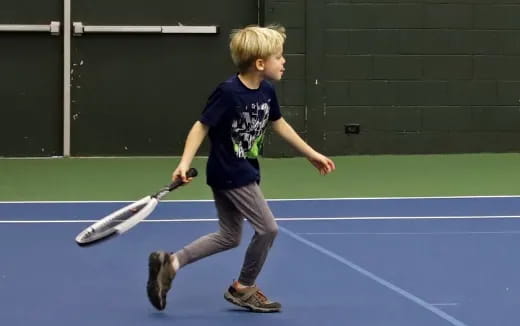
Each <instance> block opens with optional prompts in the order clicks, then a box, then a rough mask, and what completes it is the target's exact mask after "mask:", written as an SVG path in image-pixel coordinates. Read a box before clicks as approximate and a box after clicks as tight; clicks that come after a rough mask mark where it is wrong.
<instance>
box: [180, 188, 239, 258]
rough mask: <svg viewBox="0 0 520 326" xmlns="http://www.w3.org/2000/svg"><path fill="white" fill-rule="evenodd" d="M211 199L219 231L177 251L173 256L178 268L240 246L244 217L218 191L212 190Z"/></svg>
mask: <svg viewBox="0 0 520 326" xmlns="http://www.w3.org/2000/svg"><path fill="white" fill-rule="evenodd" d="M213 197H214V199H215V207H216V209H217V214H218V217H219V230H218V231H217V232H215V233H210V234H207V235H205V236H203V237H201V238H199V239H197V240H195V241H193V242H192V243H190V244H189V245H187V246H186V247H184V248H183V249H181V250H179V251H177V252H176V253H175V254H174V255H175V256H176V257H177V258H178V259H179V265H180V267H182V266H184V265H187V264H191V263H193V262H195V261H197V260H199V259H201V258H204V257H207V256H210V255H213V254H216V253H218V252H221V251H224V250H227V249H231V248H235V247H238V245H239V244H240V239H241V237H242V224H243V220H244V216H243V215H241V213H240V212H239V211H238V210H237V209H236V208H235V206H234V205H233V203H232V202H231V201H230V200H229V199H228V198H227V197H226V196H225V195H223V194H222V193H221V192H220V191H218V190H215V189H214V190H213Z"/></svg>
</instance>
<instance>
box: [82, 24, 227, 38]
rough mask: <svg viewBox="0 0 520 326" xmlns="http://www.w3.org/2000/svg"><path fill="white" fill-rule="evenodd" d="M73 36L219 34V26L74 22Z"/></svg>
mask: <svg viewBox="0 0 520 326" xmlns="http://www.w3.org/2000/svg"><path fill="white" fill-rule="evenodd" d="M72 26H73V34H74V35H75V36H81V35H83V34H84V33H140V34H141V33H143V34H217V33H218V26H182V25H181V26H102V25H83V23H82V22H73V23H72Z"/></svg>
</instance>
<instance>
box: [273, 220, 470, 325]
mask: <svg viewBox="0 0 520 326" xmlns="http://www.w3.org/2000/svg"><path fill="white" fill-rule="evenodd" d="M280 230H281V231H282V232H284V233H285V234H287V235H288V236H289V237H291V238H293V239H295V240H297V241H299V242H301V243H303V244H305V245H307V246H309V247H311V248H313V249H315V250H317V251H318V252H320V253H322V254H324V255H325V256H328V257H330V258H332V259H334V260H336V261H338V262H340V263H342V264H343V265H346V266H348V267H350V268H351V269H353V270H355V271H357V272H359V273H360V274H362V275H364V276H366V277H368V278H369V279H371V280H373V281H375V282H377V283H379V284H381V285H382V286H384V287H386V288H388V289H390V290H392V291H394V292H396V293H397V294H399V295H401V296H403V297H405V298H406V299H408V300H410V301H412V302H414V303H416V304H418V305H419V306H421V307H423V308H424V309H426V310H429V311H431V312H432V313H434V314H435V315H437V316H439V317H440V318H442V319H444V320H446V321H448V322H449V323H450V324H452V325H454V326H467V325H466V324H465V323H463V322H461V321H460V320H458V319H456V318H455V317H453V316H451V315H449V314H447V313H445V312H444V311H442V310H440V309H439V308H437V307H435V306H434V305H432V304H429V303H428V302H426V301H424V300H423V299H421V298H419V297H417V296H415V295H414V294H412V293H410V292H408V291H406V290H404V289H402V288H400V287H398V286H397V285H395V284H392V283H390V282H388V281H387V280H385V279H382V278H381V277H379V276H377V275H375V274H374V273H372V272H369V271H368V270H366V269H364V268H363V267H361V266H359V265H356V264H355V263H353V262H351V261H349V260H347V259H345V258H343V257H341V256H339V255H338V254H336V253H334V252H332V251H330V250H327V249H325V248H324V247H322V246H320V245H318V244H316V243H314V242H312V241H309V240H307V239H304V238H302V237H300V236H299V235H297V234H295V233H293V232H291V231H289V230H287V229H286V228H283V227H280Z"/></svg>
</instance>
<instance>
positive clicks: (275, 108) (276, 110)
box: [268, 84, 282, 121]
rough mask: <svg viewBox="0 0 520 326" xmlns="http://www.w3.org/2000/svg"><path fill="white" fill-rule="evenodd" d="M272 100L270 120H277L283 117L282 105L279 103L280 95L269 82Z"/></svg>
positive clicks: (270, 103)
mask: <svg viewBox="0 0 520 326" xmlns="http://www.w3.org/2000/svg"><path fill="white" fill-rule="evenodd" d="M268 85H269V86H268V89H269V92H270V98H271V101H270V102H269V121H276V120H278V119H280V118H281V117H282V112H281V110H280V105H279V104H278V97H277V96H276V91H275V89H274V87H273V86H272V85H271V84H268Z"/></svg>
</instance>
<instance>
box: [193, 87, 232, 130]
mask: <svg viewBox="0 0 520 326" xmlns="http://www.w3.org/2000/svg"><path fill="white" fill-rule="evenodd" d="M232 107H233V104H232V103H231V95H230V91H229V90H226V89H225V88H224V87H222V85H221V86H219V87H218V88H217V89H215V91H214V92H213V93H212V94H211V95H210V96H209V98H208V102H207V104H206V107H205V108H204V110H203V111H202V116H201V117H200V119H199V121H200V122H202V123H203V124H205V125H207V126H210V127H215V126H216V125H217V124H218V123H219V121H220V119H221V118H222V116H223V115H224V114H225V113H226V112H227V111H228V110H229V108H232Z"/></svg>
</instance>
